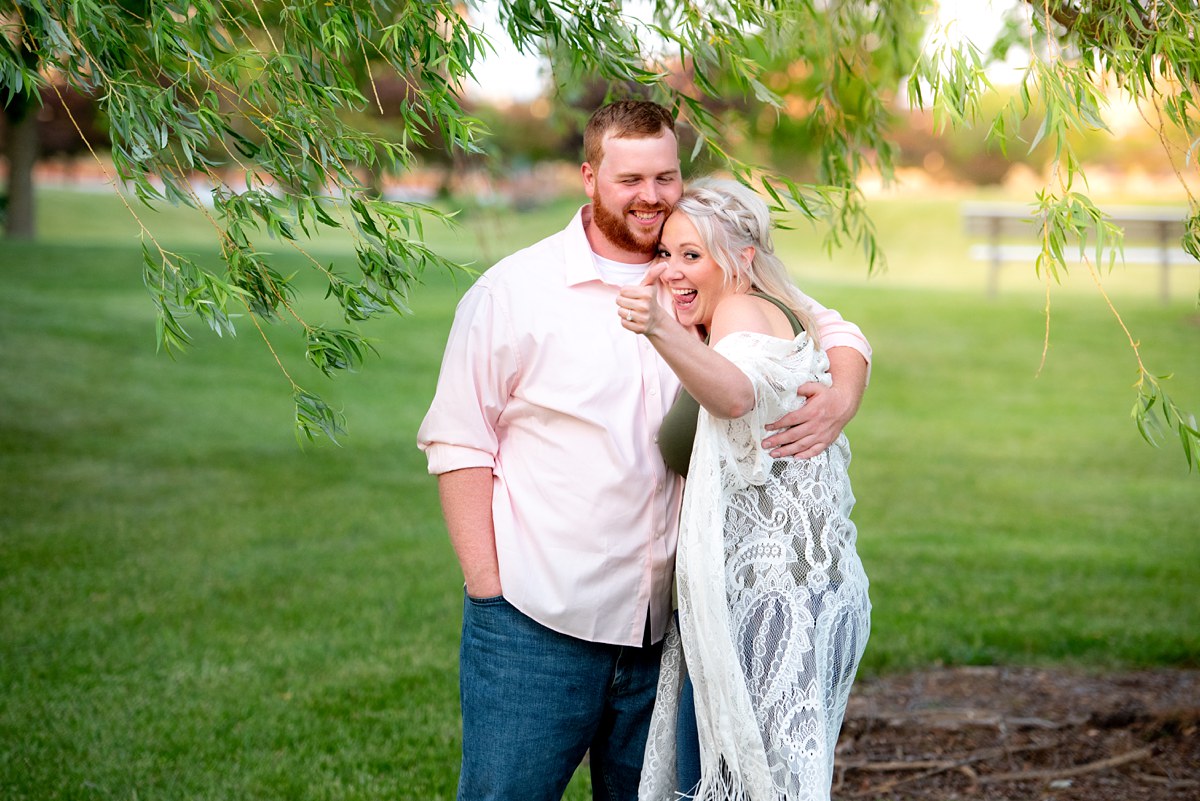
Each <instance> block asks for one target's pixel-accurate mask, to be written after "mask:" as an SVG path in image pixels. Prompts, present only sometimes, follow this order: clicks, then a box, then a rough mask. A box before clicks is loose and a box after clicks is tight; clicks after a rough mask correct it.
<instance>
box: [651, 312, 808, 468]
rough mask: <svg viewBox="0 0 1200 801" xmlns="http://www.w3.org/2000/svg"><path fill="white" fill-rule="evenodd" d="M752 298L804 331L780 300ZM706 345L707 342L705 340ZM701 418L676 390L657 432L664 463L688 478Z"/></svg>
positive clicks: (683, 391) (685, 394)
mask: <svg viewBox="0 0 1200 801" xmlns="http://www.w3.org/2000/svg"><path fill="white" fill-rule="evenodd" d="M750 294H751V295H752V296H754V297H756V298H762V299H763V300H769V301H771V302H772V303H774V304H775V305H776V306H778V307H779V308H780V310H781V311H782V312H783V313H784V314H786V315H787V318H788V321H789V322H790V323H791V324H792V333H794V334H799V333H800V332H801V331H803V330H804V326H803V325H802V324H801V323H800V320H799V318H797V317H796V313H795V312H794V311H792V310H791V309H790V308H788V306H787V304H785V303H784V302H783V301H782V300H779V299H778V298H773V297H771V296H770V295H764V294H762V293H761V292H751V293H750ZM705 341H706V342H707V341H708V340H707V339H705ZM699 414H700V404H699V403H698V402H697V401H696V399H695V398H693V397H692V395H691V393H690V392H688V391H687V390H686V389H680V390H679V397H678V398H676V399H675V405H674V406H672V407H671V409H670V411H668V412H667V416H666V417H664V418H663V421H662V427H661V428H660V429H659V430H658V449H659V450H660V451H662V455H663V460H664V461H665V462H666V463H667V467H669V468H670V469H671V470H673V471H675V472H676V473H678V474H679V475H681V476H683V477H684V478H687V472H688V462H690V461H691V460H692V445H693V444H694V443H695V441H696V419H697V417H698V416H699Z"/></svg>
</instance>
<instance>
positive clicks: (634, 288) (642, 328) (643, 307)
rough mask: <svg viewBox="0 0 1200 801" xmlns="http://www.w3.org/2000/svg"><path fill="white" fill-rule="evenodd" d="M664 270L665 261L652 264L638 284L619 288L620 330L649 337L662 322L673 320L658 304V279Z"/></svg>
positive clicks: (618, 312)
mask: <svg viewBox="0 0 1200 801" xmlns="http://www.w3.org/2000/svg"><path fill="white" fill-rule="evenodd" d="M666 269H667V263H666V262H665V261H660V262H658V263H657V264H652V265H650V269H648V270H647V271H646V274H645V275H644V276H642V280H641V282H640V283H638V284H630V285H629V286H623V287H621V294H620V295H619V296H618V297H617V314H618V315H619V316H620V318H621V327H622V328H624V329H625V330H627V331H632V332H633V333H635V334H645V335H647V336H649V335H650V334H651V333H653V332H654V329H655V328H657V327H658V326H659V325H660V324H661V323H662V321H663V320H673V319H674V318H673V317H672V316H671V314H670V313H669V312H668V311H667V310H666V309H664V308H663V307H662V305H661V304H659V302H658V279H659V277H661V276H662V274H663V273H664V272H665V271H666Z"/></svg>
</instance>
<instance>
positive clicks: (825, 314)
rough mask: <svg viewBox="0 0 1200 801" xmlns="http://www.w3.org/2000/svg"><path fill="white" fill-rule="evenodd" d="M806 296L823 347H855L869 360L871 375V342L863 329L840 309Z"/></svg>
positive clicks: (868, 366) (825, 348)
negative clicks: (843, 314) (848, 318)
mask: <svg viewBox="0 0 1200 801" xmlns="http://www.w3.org/2000/svg"><path fill="white" fill-rule="evenodd" d="M801 295H804V293H801ZM804 298H805V299H806V300H807V302H808V308H809V313H810V314H811V315H812V321H813V325H814V326H815V327H816V329H817V336H818V337H820V339H821V349H822V350H825V351H828V350H829V349H830V348H854V349H855V350H856V351H858V352H859V353H861V354H862V357H863V358H864V359H866V360H867V375H868V376H870V374H871V373H870V371H871V343H870V342H868V341H867V338H866V337H865V336H863V332H862V329H861V328H859V327H858V326H857V325H855V324H854V323H852V322H850V321H849V320H846V319H845V318H843V317H842V315H841V314H840V313H839V312H838V311H836V310H834V309H827V308H825V307H824V306H822V305H821V304H820V303H817V301H815V300H813V299H812V298H810V297H808V295H804Z"/></svg>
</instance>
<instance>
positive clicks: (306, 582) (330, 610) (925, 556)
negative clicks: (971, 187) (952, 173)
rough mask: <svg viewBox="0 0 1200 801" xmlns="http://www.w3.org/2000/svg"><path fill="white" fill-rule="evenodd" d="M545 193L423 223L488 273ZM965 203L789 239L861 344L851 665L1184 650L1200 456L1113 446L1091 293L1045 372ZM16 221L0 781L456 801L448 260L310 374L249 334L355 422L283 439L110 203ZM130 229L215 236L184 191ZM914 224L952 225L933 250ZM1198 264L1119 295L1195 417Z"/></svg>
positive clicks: (1, 499)
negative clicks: (844, 236) (164, 336)
mask: <svg viewBox="0 0 1200 801" xmlns="http://www.w3.org/2000/svg"><path fill="white" fill-rule="evenodd" d="M571 206H572V204H571V203H564V204H559V205H556V206H554V207H552V208H548V209H544V210H542V211H539V212H535V213H531V214H526V215H522V216H520V217H515V216H511V215H504V214H497V213H485V212H482V211H475V212H472V213H468V214H465V215H464V220H463V221H464V225H465V226H466V228H465V232H457V233H456V232H443V231H432V232H431V234H432V235H433V237H434V238H436V239H437V240H438V241H439V242H440V243H441V246H442V247H443V248H444V249H445V250H447V251H448V252H449V253H450V254H451V255H454V256H456V257H458V258H461V259H473V260H475V261H476V262H477V263H478V265H479V266H484V265H485V264H486V263H487V262H488V261H489V259H491V258H495V257H496V256H499V255H501V254H503V253H505V252H507V251H509V250H512V249H513V248H515V247H518V246H520V245H521V244H524V243H527V242H532V241H533V240H535V239H536V238H538V237H539V236H540V235H542V234H543V233H546V232H548V231H551V230H554V229H556V228H558V227H561V225H562V224H563V223H564V222H565V215H567V214H569V211H570V208H571ZM956 208H957V205H956V200H955V199H953V198H946V199H944V200H941V201H936V202H935V201H929V202H926V203H921V204H913V203H910V202H904V201H892V202H883V203H882V204H881V205H880V206H879V207H878V209H877V217H878V219H879V225H880V236H881V239H882V240H883V241H884V243H885V245H887V244H888V243H889V242H892V243H894V247H893V249H892V251H891V260H892V264H891V270H890V272H889V273H888V274H887V275H886V276H882V277H879V278H874V279H871V280H865V279H864V277H863V275H862V270H861V268H859V267H857V266H854V265H853V264H842V265H840V266H839V265H838V264H830V263H827V261H821V263H818V259H823V257H819V256H818V255H815V254H817V250H816V248H815V247H814V246H813V245H812V242H811V239H812V238H811V236H806V235H805V234H804V232H802V231H797V232H796V234H795V235H794V238H793V237H788V238H787V239H786V241H785V242H784V243H783V247H784V249H785V251H787V252H788V253H789V254H790V257H791V259H792V261H794V262H795V263H797V264H798V265H799V266H800V268H801V269H800V270H799V271H798V272H799V273H800V274H801V275H802V276H803V283H804V285H805V287H806V288H807V289H809V290H810V291H811V292H812V294H814V295H815V296H816V297H818V298H820V299H821V300H822V301H824V302H825V303H827V304H828V305H831V306H834V307H836V308H839V309H841V310H842V311H843V312H845V313H846V314H847V316H849V317H850V318H852V319H854V320H856V321H857V322H859V323H860V324H861V325H862V326H863V328H864V329H865V330H866V331H867V333H868V335H869V336H870V338H871V340H872V343H873V345H874V347H875V363H874V370H873V375H872V382H871V387H870V389H869V391H868V395H867V398H866V401H865V403H864V405H863V408H862V411H861V412H860V414H859V416H858V418H857V419H856V420H855V422H854V423H853V424H852V426H851V428H850V430H849V432H848V433H849V435H850V437H851V442H852V447H853V449H854V453H855V459H854V464H853V466H852V479H853V481H854V487H855V492H856V494H857V496H858V506H857V508H856V510H855V520H856V522H857V523H858V526H859V543H860V549H861V552H862V556H863V561H864V563H865V564H866V568H867V571H868V573H869V575H870V577H871V580H872V587H871V594H872V599H873V602H874V605H875V610H874V622H873V625H874V630H873V633H872V639H871V642H870V644H869V646H868V648H867V654H866V658H865V661H864V664H863V672H864V673H865V674H878V673H883V672H891V671H901V670H907V669H912V668H918V667H922V666H927V665H930V664H1022V665H1028V664H1036V665H1070V666H1077V667H1082V668H1086V669H1097V670H1100V669H1108V668H1118V667H1137V666H1163V665H1167V666H1190V667H1196V666H1197V665H1198V663H1200V614H1198V611H1197V604H1196V601H1195V597H1196V593H1197V589H1200V536H1198V535H1200V483H1198V480H1200V479H1198V477H1197V476H1196V475H1189V474H1188V473H1187V472H1186V468H1185V467H1184V463H1183V458H1182V456H1181V454H1180V453H1179V448H1178V445H1177V444H1175V443H1173V442H1171V441H1167V442H1166V443H1165V444H1164V446H1163V447H1162V448H1160V449H1154V448H1151V447H1149V446H1147V445H1145V444H1144V443H1143V442H1142V441H1141V439H1140V438H1139V437H1138V435H1137V433H1136V430H1135V429H1134V427H1133V425H1132V423H1131V421H1130V419H1129V417H1128V409H1129V407H1130V406H1131V405H1132V402H1133V395H1132V392H1131V390H1130V384H1131V382H1132V381H1133V380H1134V379H1135V378H1136V373H1135V371H1134V366H1133V360H1132V356H1131V354H1130V352H1129V350H1128V346H1127V344H1126V343H1125V342H1124V341H1123V335H1122V334H1121V332H1120V330H1119V329H1118V328H1117V327H1116V326H1115V324H1113V323H1111V322H1110V320H1111V317H1110V313H1109V312H1108V311H1107V309H1106V308H1104V306H1103V305H1102V304H1101V303H1100V302H1098V301H1097V300H1096V299H1095V298H1094V297H1093V295H1092V294H1090V293H1089V292H1087V291H1086V290H1085V289H1082V288H1076V287H1072V286H1068V287H1067V288H1066V289H1065V290H1064V291H1062V292H1060V293H1057V294H1056V295H1055V296H1054V308H1053V315H1052V318H1051V339H1050V350H1049V353H1048V358H1047V360H1046V364H1045V366H1044V367H1042V368H1041V370H1040V372H1039V364H1040V362H1041V358H1042V346H1043V329H1044V317H1043V315H1042V308H1043V305H1044V298H1043V297H1042V296H1041V294H1040V293H1039V292H1038V291H1037V284H1036V282H1035V281H1029V282H1027V284H1028V285H1027V284H1026V283H1022V281H1024V280H1025V279H1022V278H1019V277H1018V278H1014V279H1013V283H1012V284H1009V283H1008V281H1007V276H1006V282H1005V284H1006V286H1009V287H1011V288H1010V289H1009V290H1008V291H1006V292H1004V293H1003V294H1002V295H1001V297H1000V298H999V299H997V300H996V301H992V302H989V301H987V300H986V299H985V298H984V296H983V291H982V288H983V271H982V268H981V267H979V266H978V265H970V264H968V263H966V262H965V260H964V258H965V257H964V256H963V255H962V254H961V253H957V255H956V251H955V248H958V247H959V245H958V244H954V242H958V241H960V240H961V235H960V234H958V233H957V230H958V228H957V226H958V223H957V218H956ZM41 211H42V219H41V225H42V230H43V232H44V233H43V236H42V237H41V239H40V240H39V241H38V242H37V243H33V244H13V243H0V281H2V286H3V290H2V293H0V797H2V798H5V799H14V801H15V800H16V799H134V798H137V799H149V798H168V799H200V798H203V799H231V800H232V799H239V800H243V799H378V798H385V797H386V798H396V799H413V800H414V801H416V800H418V799H419V800H420V801H428V800H430V799H449V798H452V797H453V792H454V785H455V779H456V772H457V759H458V754H457V748H458V738H459V726H458V718H457V714H458V711H457V686H456V663H457V641H458V626H459V616H460V608H461V595H460V579H459V576H458V573H457V566H456V564H455V561H454V557H453V555H452V553H451V551H450V548H449V545H448V544H447V542H446V540H445V536H444V531H443V528H442V524H441V518H440V513H439V510H438V506H437V498H436V488H435V484H434V482H433V480H432V479H431V478H430V477H429V476H427V475H426V474H425V470H424V460H423V458H422V457H421V455H420V453H419V452H418V451H417V450H416V448H415V445H414V439H415V433H416V428H417V425H418V423H419V421H420V419H421V417H422V415H423V413H424V410H425V407H426V405H427V403H428V401H429V398H430V397H431V395H432V391H433V385H434V380H435V377H436V371H437V367H438V364H439V361H440V358H441V350H442V346H443V344H444V340H445V335H446V331H447V329H448V326H449V322H450V319H451V315H452V312H453V305H454V302H455V300H456V298H457V296H458V294H460V292H461V289H462V288H463V281H462V279H461V277H460V278H459V279H458V281H457V284H456V282H455V281H453V280H451V279H450V278H448V277H447V276H443V275H429V276H427V277H426V283H425V285H424V286H423V287H422V288H421V289H420V290H419V291H418V292H417V293H416V294H415V296H414V298H413V303H414V311H415V314H414V316H412V317H409V318H405V319H395V320H388V321H382V322H378V323H372V324H371V325H370V326H369V328H368V333H369V334H370V335H371V336H373V337H374V338H375V339H376V341H377V343H378V345H379V348H380V351H381V355H380V356H379V357H378V358H374V357H373V358H372V359H370V360H369V363H368V365H367V367H366V369H365V370H364V371H363V372H361V373H359V374H357V375H351V376H345V377H342V378H339V379H338V380H337V381H333V382H331V381H328V380H326V379H324V378H321V377H319V376H317V375H314V374H313V373H312V371H310V370H308V369H307V368H305V367H304V366H303V365H302V358H301V356H300V352H299V351H300V345H299V343H298V341H294V340H296V339H297V337H296V336H295V334H294V331H291V330H281V331H278V332H273V333H272V339H273V341H274V342H275V344H276V346H277V347H278V348H279V349H280V351H281V353H282V355H283V358H284V359H285V361H286V363H287V364H288V365H289V368H290V369H293V370H294V371H295V373H296V376H297V378H298V379H299V380H300V381H301V383H302V384H304V385H306V386H309V387H310V388H312V389H316V390H318V391H320V392H322V393H323V394H325V395H326V397H328V398H329V399H330V400H332V401H334V402H335V403H336V404H337V405H339V406H341V407H344V408H345V410H346V412H347V414H348V417H349V434H348V436H347V437H346V438H345V439H344V442H343V446H342V447H340V448H339V447H335V446H333V445H330V444H328V443H318V444H316V445H314V446H309V447H306V448H304V449H301V448H299V447H297V445H296V441H295V439H294V437H293V433H292V430H291V404H290V394H289V389H288V385H287V383H286V381H285V380H284V379H283V378H282V376H281V375H280V374H279V372H278V371H277V369H276V368H275V367H274V365H273V362H272V360H271V357H270V355H269V354H268V353H267V352H266V350H265V348H264V347H263V346H262V344H261V342H260V341H259V340H258V339H257V335H256V333H255V331H254V329H253V327H252V326H250V325H248V324H247V323H246V322H245V321H243V323H242V325H241V326H240V333H239V336H238V337H237V338H235V339H233V340H220V339H217V338H216V337H215V336H213V335H211V334H209V333H207V332H206V331H202V330H197V331H196V334H197V336H196V343H195V345H194V347H193V348H192V349H191V350H190V351H189V352H188V353H187V354H185V355H184V356H182V357H180V358H179V359H178V360H175V361H172V360H171V359H170V358H168V357H166V356H164V355H156V354H155V352H154V327H153V317H152V313H151V308H150V304H149V301H148V299H147V298H146V296H145V293H144V289H143V287H142V286H141V278H140V268H139V262H138V245H137V242H136V240H135V239H133V238H132V236H133V233H134V230H135V229H134V226H133V225H132V223H131V222H130V220H129V218H128V215H127V212H125V211H124V209H123V208H122V207H121V206H120V204H119V203H118V202H117V201H116V200H115V199H114V198H112V197H109V196H88V195H76V194H70V193H58V192H56V193H45V194H44V195H43V197H42V207H41ZM152 219H153V220H154V221H155V226H156V230H158V231H159V232H160V234H162V235H163V236H164V238H165V239H166V240H167V241H169V242H170V243H176V244H177V246H178V247H193V248H203V247H207V245H206V240H205V239H204V235H203V230H202V228H201V227H199V226H197V223H196V220H195V217H194V215H189V214H185V213H182V212H177V211H171V212H169V213H164V214H162V215H161V216H157V215H155V216H154V217H153V218H152ZM919 226H925V227H926V230H937V229H940V230H945V231H946V232H947V233H946V237H945V238H943V239H938V238H937V237H930V236H928V235H927V236H926V243H925V244H926V251H925V252H926V255H924V256H923V255H922V251H921V250H920V248H919V244H920V243H919V241H918V240H919V237H915V236H914V234H913V229H914V227H919ZM931 226H932V227H931ZM164 230H165V233H164ZM321 248H322V249H323V250H322V251H321V253H322V256H323V258H336V257H342V256H341V251H340V250H339V245H338V243H337V242H328V243H323V244H322V245H321ZM202 255H205V257H206V258H209V259H211V258H212V254H211V253H204V254H202ZM280 258H281V260H282V261H283V263H284V266H285V267H286V268H287V269H284V270H282V271H283V272H288V271H290V270H291V269H299V268H300V267H301V265H302V261H301V259H300V257H299V256H297V255H294V254H287V253H281V257H280ZM971 269H975V270H976V271H977V273H978V275H977V276H976V279H977V280H975V279H971V280H968V277H969V276H968V277H964V276H965V275H966V273H965V271H967V270H971ZM951 272H953V274H954V276H955V277H954V278H953V279H950V278H947V279H946V280H945V281H944V282H942V283H941V284H940V285H939V282H938V281H937V280H936V279H937V275H938V274H939V273H942V274H949V273H951ZM1195 277H1196V276H1195V274H1194V271H1193V272H1192V273H1189V274H1188V275H1187V276H1184V275H1183V274H1181V280H1180V281H1179V282H1178V283H1179V285H1180V286H1181V287H1184V289H1182V290H1181V296H1180V298H1179V299H1178V301H1177V302H1176V303H1174V304H1173V305H1170V306H1166V307H1164V306H1161V305H1159V304H1158V302H1157V299H1156V297H1155V295H1154V290H1153V281H1152V280H1151V281H1148V283H1149V284H1150V285H1151V286H1150V288H1149V289H1146V290H1142V288H1140V287H1139V286H1132V287H1130V288H1128V289H1126V288H1123V287H1122V288H1121V289H1120V290H1119V294H1117V296H1116V299H1117V301H1118V304H1119V307H1120V308H1121V311H1122V313H1123V314H1124V315H1125V317H1126V321H1127V323H1128V324H1129V325H1130V327H1131V329H1132V330H1133V332H1134V335H1135V336H1136V337H1138V338H1139V339H1140V340H1141V341H1142V343H1143V346H1144V354H1143V355H1144V358H1145V359H1146V360H1147V362H1148V366H1149V367H1150V368H1151V369H1155V370H1158V371H1160V372H1162V371H1166V370H1176V371H1178V373H1179V375H1178V376H1177V378H1175V379H1174V380H1173V381H1172V382H1170V384H1169V386H1170V388H1171V390H1172V392H1173V394H1174V395H1175V396H1176V397H1177V399H1178V400H1179V401H1180V402H1181V403H1182V404H1183V405H1184V406H1186V407H1187V408H1190V409H1192V410H1200V370H1198V369H1197V368H1200V362H1198V360H1197V358H1196V354H1197V353H1198V352H1200V317H1198V316H1197V312H1196V309H1195V307H1194V305H1193V301H1194V297H1195ZM972 281H974V283H972ZM1187 281H1191V282H1192V283H1191V289H1190V290H1187V289H1186V286H1187ZM1130 283H1132V284H1135V285H1136V284H1137V283H1138V282H1137V281H1132V282H1130ZM939 286H940V287H941V288H938V287H939ZM311 308H312V313H313V314H314V315H316V316H320V315H321V314H324V313H327V310H326V309H325V307H324V306H322V305H321V304H319V303H316V302H313V303H312V306H311ZM329 322H336V318H334V317H332V316H331V317H330V320H329ZM569 797H571V798H583V797H586V781H583V780H580V781H578V782H576V784H574V785H573V787H572V790H571V792H570V793H569Z"/></svg>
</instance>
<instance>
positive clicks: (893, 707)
mask: <svg viewBox="0 0 1200 801" xmlns="http://www.w3.org/2000/svg"><path fill="white" fill-rule="evenodd" d="M835 771H836V772H835V775H834V793H833V795H834V798H835V799H837V801H850V799H857V798H862V799H868V800H869V801H882V800H884V799H886V800H887V801H934V800H935V799H936V801H955V800H956V799H962V800H963V801H966V800H967V799H970V801H977V800H978V801H1198V800H1200V671H1197V670H1152V671H1136V672H1126V673H1107V674H1098V675H1093V674H1089V673H1082V672H1071V671H1064V670H1040V669H1034V668H991V667H988V668H972V667H963V668H946V669H936V670H928V671H921V672H918V673H911V674H907V675H901V676H890V677H885V678H880V679H871V680H860V681H859V682H858V683H856V684H855V687H854V690H853V692H852V693H851V695H850V706H849V708H848V710H847V712H846V721H845V725H844V726H843V728H842V737H841V741H840V743H839V745H838V755H837V766H836V768H835Z"/></svg>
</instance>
